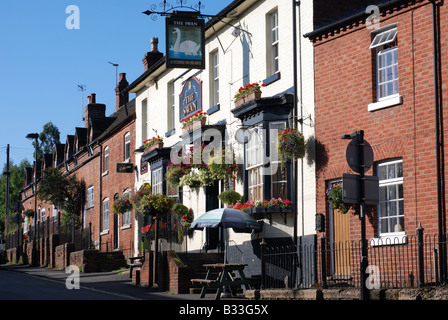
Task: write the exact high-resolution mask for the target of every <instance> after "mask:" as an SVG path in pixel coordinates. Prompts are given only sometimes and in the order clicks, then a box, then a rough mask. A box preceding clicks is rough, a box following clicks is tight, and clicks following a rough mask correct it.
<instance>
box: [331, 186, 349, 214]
mask: <svg viewBox="0 0 448 320" xmlns="http://www.w3.org/2000/svg"><path fill="white" fill-rule="evenodd" d="M326 193H327V199H328V201H329V202H330V204H331V208H332V209H333V210H340V211H341V213H344V214H345V213H347V212H348V211H349V210H350V205H347V204H345V203H344V202H343V201H342V183H340V184H333V185H331V186H330V188H328V190H327V192H326Z"/></svg>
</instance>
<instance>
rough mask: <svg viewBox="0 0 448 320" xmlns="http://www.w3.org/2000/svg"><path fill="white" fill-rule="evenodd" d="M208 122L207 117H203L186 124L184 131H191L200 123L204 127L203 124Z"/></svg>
mask: <svg viewBox="0 0 448 320" xmlns="http://www.w3.org/2000/svg"><path fill="white" fill-rule="evenodd" d="M206 123H207V119H201V120H198V121H195V122H193V123H190V124H187V125H186V126H184V127H183V128H182V131H184V132H186V131H191V130H193V128H194V127H196V126H199V124H200V126H201V127H202V126H205V124H206Z"/></svg>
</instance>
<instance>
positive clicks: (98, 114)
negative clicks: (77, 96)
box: [84, 93, 106, 128]
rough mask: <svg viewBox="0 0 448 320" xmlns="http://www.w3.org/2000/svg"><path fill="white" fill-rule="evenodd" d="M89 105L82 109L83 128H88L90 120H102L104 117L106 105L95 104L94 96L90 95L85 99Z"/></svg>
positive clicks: (93, 94)
mask: <svg viewBox="0 0 448 320" xmlns="http://www.w3.org/2000/svg"><path fill="white" fill-rule="evenodd" d="M87 99H88V101H89V104H88V105H87V107H85V109H84V126H85V127H86V128H88V127H89V119H90V118H104V117H106V105H105V104H101V103H96V94H95V93H92V94H91V95H90V96H88V97H87Z"/></svg>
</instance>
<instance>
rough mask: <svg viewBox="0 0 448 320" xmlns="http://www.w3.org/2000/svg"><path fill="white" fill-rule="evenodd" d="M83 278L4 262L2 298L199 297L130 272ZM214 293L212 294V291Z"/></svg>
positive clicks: (0, 273) (0, 286)
mask: <svg viewBox="0 0 448 320" xmlns="http://www.w3.org/2000/svg"><path fill="white" fill-rule="evenodd" d="M78 275H79V278H78V279H79V282H77V283H76V282H75V281H73V280H72V278H71V279H69V281H68V284H69V286H70V285H71V286H72V287H73V286H74V285H75V284H79V286H78V288H73V289H71V290H70V289H68V288H67V285H66V284H67V279H68V278H69V277H72V275H71V274H70V273H66V272H65V271H64V270H53V269H49V268H39V267H36V268H33V267H26V266H22V267H21V266H1V268H0V301H1V300H159V301H160V300H171V301H172V300H179V301H182V300H197V299H199V295H198V294H193V295H191V294H184V295H175V294H170V293H169V292H163V291H160V290H156V289H149V288H142V287H138V286H135V285H133V284H132V281H131V279H130V278H129V274H116V273H113V272H98V273H78ZM210 296H211V295H210Z"/></svg>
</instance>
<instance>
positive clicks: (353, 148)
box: [346, 139, 373, 173]
mask: <svg viewBox="0 0 448 320" xmlns="http://www.w3.org/2000/svg"><path fill="white" fill-rule="evenodd" d="M360 148H361V146H360V145H359V141H358V139H353V140H352V141H350V143H349V144H348V146H347V151H346V158H347V163H348V165H349V166H350V168H351V169H352V170H353V171H355V172H357V173H362V169H361V166H360V165H361V163H360V160H361V159H360V156H359V155H360V152H359V150H360ZM372 165H373V149H372V147H371V146H370V144H369V143H368V142H367V140H364V172H367V171H369V169H370V168H371V167H372Z"/></svg>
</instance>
